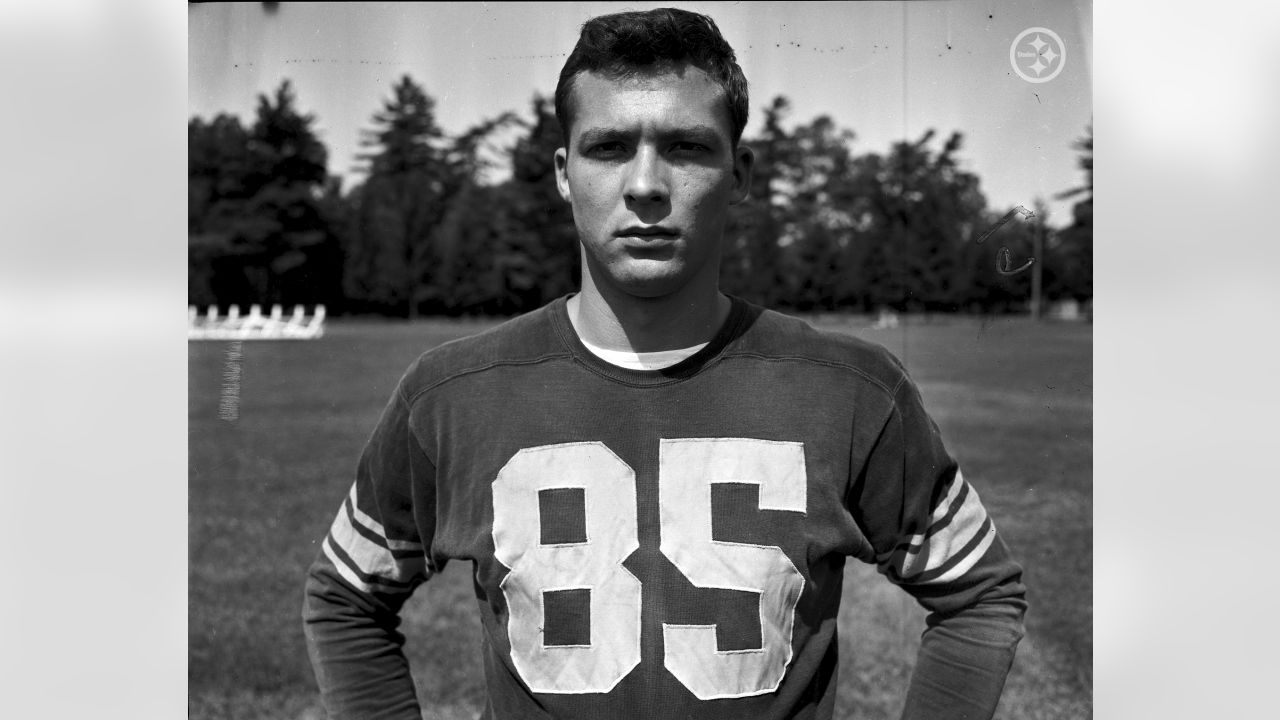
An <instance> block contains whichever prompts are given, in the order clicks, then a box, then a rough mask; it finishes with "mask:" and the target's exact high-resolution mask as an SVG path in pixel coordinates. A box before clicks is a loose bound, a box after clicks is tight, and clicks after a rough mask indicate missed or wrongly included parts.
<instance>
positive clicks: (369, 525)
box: [302, 388, 435, 720]
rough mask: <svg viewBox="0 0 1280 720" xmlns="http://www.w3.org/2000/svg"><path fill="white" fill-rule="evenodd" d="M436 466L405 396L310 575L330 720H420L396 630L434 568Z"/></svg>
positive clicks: (313, 641)
mask: <svg viewBox="0 0 1280 720" xmlns="http://www.w3.org/2000/svg"><path fill="white" fill-rule="evenodd" d="M434 472H435V470H434V466H433V465H432V464H431V462H430V460H429V459H428V458H427V456H426V454H425V453H423V452H422V449H421V447H420V446H419V445H418V443H417V441H416V439H415V438H414V437H413V434H412V432H411V430H410V429H409V407H408V404H407V403H406V402H405V400H404V398H403V396H402V394H401V392H400V390H399V388H397V390H396V392H395V393H394V395H393V397H392V399H391V402H390V403H389V404H388V405H387V408H386V410H385V411H384V412H383V414H382V418H381V420H380V421H379V423H378V426H377V428H376V429H375V430H374V432H373V435H372V436H371V437H370V439H369V442H368V444H367V445H366V446H365V449H364V452H363V453H362V455H361V458H360V463H359V465H358V467H357V471H356V479H355V482H354V483H353V484H352V486H351V491H350V493H349V494H348V496H347V498H346V500H345V501H344V502H343V504H342V507H341V508H340V509H339V511H338V513H337V516H336V517H335V518H334V521H333V524H332V525H331V527H330V529H329V533H328V534H327V535H326V536H325V538H324V542H323V544H322V546H321V551H320V553H319V555H318V557H317V558H316V560H315V562H314V563H313V564H312V566H311V569H310V571H309V572H308V574H307V582H306V590H305V600H304V603H303V610H302V614H303V624H304V629H305V631H306V637H307V647H308V651H309V652H310V656H311V663H312V667H313V669H314V670H315V674H316V682H317V684H318V685H319V687H320V693H321V697H322V699H323V701H324V705H325V708H326V710H327V711H328V714H329V717H330V718H334V719H335V720H337V719H340V718H362V719H363V718H413V720H418V719H419V718H421V712H420V711H419V709H418V701H417V697H416V695H415V692H414V685H413V679H412V676H411V675H410V672H409V663H408V661H407V660H406V658H405V656H404V652H403V650H402V647H403V645H404V637H403V635H401V634H400V633H399V632H398V631H397V629H396V628H397V627H398V626H399V623H400V617H399V611H400V607H401V606H402V605H403V603H404V601H405V600H406V599H408V597H409V595H410V594H411V593H412V592H413V590H414V588H415V587H417V586H418V585H419V584H421V583H422V582H423V581H425V580H426V579H427V577H429V576H430V575H431V573H432V571H433V568H430V567H429V565H428V560H427V554H428V552H429V547H428V546H427V544H426V543H424V541H423V538H428V539H429V538H430V537H431V531H432V529H433V528H432V523H433V518H434V511H433V510H432V506H433V500H434V479H435V478H434Z"/></svg>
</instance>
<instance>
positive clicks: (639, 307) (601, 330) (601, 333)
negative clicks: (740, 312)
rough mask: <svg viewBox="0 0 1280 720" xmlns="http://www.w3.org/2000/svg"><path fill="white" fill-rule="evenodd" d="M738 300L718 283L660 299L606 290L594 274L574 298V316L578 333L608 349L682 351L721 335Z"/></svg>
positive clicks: (570, 307) (571, 312)
mask: <svg viewBox="0 0 1280 720" xmlns="http://www.w3.org/2000/svg"><path fill="white" fill-rule="evenodd" d="M732 306H733V303H732V302H731V301H730V300H729V298H728V297H726V296H725V295H723V294H722V293H721V292H720V291H719V289H718V288H717V287H715V286H710V287H709V288H688V287H687V288H685V291H684V292H681V293H678V294H676V295H670V296H665V297H660V298H639V297H635V296H632V295H626V294H624V293H620V292H616V293H609V292H607V291H606V292H601V291H600V289H599V288H597V287H596V286H595V284H594V283H592V282H591V280H590V278H589V277H584V278H583V283H582V292H579V293H578V294H577V295H574V296H573V297H571V298H569V304H568V308H567V309H568V312H569V320H570V321H571V322H572V323H573V328H574V330H576V331H577V333H578V336H579V337H581V338H582V339H584V340H586V341H587V342H589V343H591V344H592V345H596V346H597V347H602V348H605V349H608V350H624V351H629V352H637V353H644V352H656V351H659V350H678V349H681V348H687V347H692V346H694V345H698V344H701V343H705V342H708V341H710V340H711V338H713V337H715V334H716V333H717V332H718V331H719V330H720V327H721V326H722V325H724V322H725V320H726V319H727V318H728V317H729V310H730V308H732Z"/></svg>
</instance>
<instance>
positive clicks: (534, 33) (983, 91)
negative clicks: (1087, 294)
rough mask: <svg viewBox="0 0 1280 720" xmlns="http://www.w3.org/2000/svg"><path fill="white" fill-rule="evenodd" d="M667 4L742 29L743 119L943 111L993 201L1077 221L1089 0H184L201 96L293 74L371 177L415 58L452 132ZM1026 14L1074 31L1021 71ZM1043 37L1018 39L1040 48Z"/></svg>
mask: <svg viewBox="0 0 1280 720" xmlns="http://www.w3.org/2000/svg"><path fill="white" fill-rule="evenodd" d="M662 6H676V7H681V8H684V9H688V10H693V11H696V12H701V13H705V14H707V15H710V16H711V17H712V18H713V19H714V20H715V21H716V23H717V24H718V25H719V27H720V29H721V32H723V34H724V35H725V37H726V39H727V40H728V41H729V43H730V45H732V46H733V47H734V49H735V51H736V52H737V54H738V61H739V64H740V65H741V66H742V69H743V72H744V73H745V74H746V76H747V80H748V82H749V84H750V92H751V113H752V114H751V118H750V120H749V122H748V125H747V130H746V133H745V135H746V136H747V137H750V136H751V135H752V134H753V133H754V132H755V131H756V130H757V129H758V128H759V127H760V124H761V122H762V117H763V112H762V111H761V108H763V107H764V106H766V105H767V104H768V103H769V101H770V100H771V99H772V98H774V97H775V96H777V95H785V96H786V97H787V98H788V99H790V100H791V106H792V111H791V115H790V116H789V118H788V122H787V123H785V125H786V126H788V127H790V126H794V125H795V124H796V123H803V122H808V121H810V120H812V119H813V118H815V117H817V116H819V115H823V114H826V115H830V116H831V117H832V118H833V119H834V120H835V121H836V123H837V125H839V126H840V127H843V128H848V129H851V130H853V131H854V133H855V136H856V137H855V141H854V146H853V150H854V152H855V153H859V154H861V153H865V152H878V153H884V152H887V151H888V149H889V148H890V147H891V145H892V143H893V142H896V141H900V140H902V139H903V138H910V139H917V138H919V137H920V135H921V134H922V133H924V132H925V131H926V130H928V129H930V128H933V129H935V130H937V132H938V138H937V139H936V140H935V141H934V145H933V147H935V148H940V147H941V144H942V141H943V140H944V139H945V136H946V135H948V134H949V133H951V132H952V131H960V132H962V133H963V134H964V136H965V144H964V146H963V149H962V151H961V153H960V157H961V159H962V160H963V161H964V167H965V168H966V169H968V170H971V171H973V172H976V173H977V174H978V175H979V177H980V178H981V180H982V187H983V190H984V192H985V193H986V195H987V201H988V204H989V205H990V206H991V207H992V209H996V210H1000V209H1005V208H1009V207H1012V206H1014V205H1025V206H1027V207H1028V208H1030V207H1031V206H1032V203H1033V202H1034V201H1035V200H1036V199H1037V198H1042V199H1044V200H1045V201H1047V202H1048V204H1049V207H1050V217H1049V218H1048V222H1049V224H1051V225H1055V226H1057V225H1062V224H1065V223H1066V222H1068V221H1069V219H1070V205H1071V202H1072V201H1056V200H1054V199H1053V196H1054V195H1056V194H1058V193H1060V192H1062V191H1064V190H1068V189H1070V188H1074V187H1077V186H1078V185H1080V184H1081V183H1082V182H1083V180H1084V175H1083V173H1082V172H1081V171H1080V169H1079V168H1078V166H1077V162H1078V152H1077V151H1076V150H1074V149H1073V148H1072V143H1073V142H1075V141H1076V140H1077V139H1079V138H1080V137H1081V136H1083V135H1084V133H1085V127H1086V126H1087V125H1088V124H1090V123H1091V122H1092V112H1093V104H1092V68H1091V64H1092V25H1093V21H1092V6H1091V3H1090V1H1089V0H1076V1H1075V2H1062V1H1061V0H1058V1H1056V2H1044V1H1043V0H1039V1H1035V2H1027V1H1026V0H1020V1H1019V2H1013V1H1011V0H937V1H934V2H911V3H899V2H871V3H728V2H726V3H708V2H694V3H679V2H677V3H672V2H670V1H668V2H665V3H643V2H642V3H634V2H633V3H601V2H592V3H280V4H279V5H278V7H277V9H276V10H275V11H274V12H268V11H266V10H265V9H264V8H263V5H262V3H201V4H189V5H188V6H187V8H188V10H187V20H188V22H187V27H188V41H189V42H188V103H187V104H188V114H189V116H199V117H202V118H206V119H208V118H212V117H213V116H214V115H216V114H218V113H220V112H227V113H231V114H235V115H238V116H239V117H240V118H241V119H242V120H243V121H245V122H246V123H249V122H252V119H253V114H254V108H255V107H256V105H257V98H258V95H259V94H262V93H270V92H271V91H272V90H273V89H275V88H276V87H278V85H279V84H280V82H281V81H282V80H283V79H285V78H288V79H289V80H290V81H292V83H293V87H294V89H295V92H296V96H297V102H298V105H299V108H300V109H301V110H302V111H304V112H307V113H311V114H313V115H315V117H316V124H315V126H314V127H315V128H316V130H317V131H318V134H319V136H320V138H321V140H322V141H323V142H324V143H325V145H326V146H327V147H328V149H329V172H330V173H332V174H336V175H342V176H343V177H344V178H345V180H346V182H345V183H344V186H348V187H349V186H350V185H351V184H352V183H353V182H355V181H358V180H359V178H360V174H359V171H358V164H359V163H358V161H357V159H356V154H357V153H358V152H360V146H359V142H360V139H361V130H362V129H368V128H370V127H372V122H371V119H372V116H373V114H374V113H375V112H376V111H377V110H378V109H379V108H380V107H381V105H382V103H383V102H384V101H385V100H386V99H388V98H389V97H390V93H391V87H392V85H393V83H394V82H396V81H397V80H398V79H399V78H400V77H402V76H403V75H405V74H408V75H409V76H411V77H412V78H413V79H414V80H415V81H416V82H418V83H419V84H420V85H422V86H423V87H424V88H425V89H426V91H427V93H428V94H429V95H431V96H433V97H434V98H435V99H436V102H437V104H436V112H437V120H438V122H439V123H440V125H441V126H442V127H443V128H444V129H445V130H446V131H447V132H450V133H460V132H462V131H464V130H466V129H467V128H469V127H471V126H472V125H474V124H476V123H477V122H479V121H481V120H482V119H485V118H490V117H493V116H496V115H498V114H500V113H502V112H505V111H515V112H517V113H519V114H520V115H522V116H523V117H526V118H528V117H531V116H532V113H531V111H530V107H531V101H532V98H533V96H534V94H535V93H541V94H543V95H547V96H550V95H551V94H552V93H553V92H554V90H555V84H556V79H557V77H558V76H559V72H560V68H561V66H562V65H563V64H564V61H565V58H566V57H567V56H568V53H569V52H570V51H571V50H572V49H573V45H574V43H575V42H576V40H577V36H578V31H579V28H580V27H581V25H582V23H583V22H584V21H586V20H587V19H588V18H590V17H593V16H595V15H600V14H605V13H609V12H617V11H620V10H624V9H647V8H650V7H662ZM1029 28H1045V29H1047V30H1049V31H1051V32H1052V33H1055V34H1056V35H1057V36H1058V38H1059V39H1060V41H1061V44H1062V45H1061V46H1059V45H1058V43H1057V42H1056V41H1055V40H1054V39H1053V38H1052V37H1051V36H1049V35H1047V34H1042V35H1041V37H1042V42H1047V43H1048V45H1047V46H1044V47H1042V49H1041V52H1042V53H1045V54H1044V55H1043V57H1044V58H1046V59H1048V60H1050V61H1051V62H1050V63H1049V64H1048V67H1047V68H1046V69H1045V70H1042V71H1041V73H1042V75H1049V74H1051V73H1053V71H1054V69H1057V68H1058V66H1059V65H1061V68H1060V71H1059V72H1058V74H1057V75H1056V76H1055V77H1053V78H1052V79H1050V80H1048V81H1046V82H1038V83H1033V82H1029V81H1028V80H1025V79H1023V78H1022V77H1020V76H1019V75H1018V74H1017V73H1016V72H1015V70H1014V67H1013V65H1012V63H1011V58H1010V46H1011V44H1012V43H1013V42H1014V41H1015V40H1016V39H1017V38H1018V37H1019V35H1020V34H1021V33H1022V32H1023V31H1024V30H1027V29H1029ZM1035 37H1036V33H1032V34H1030V35H1028V36H1026V37H1025V38H1023V41H1022V42H1021V43H1019V46H1020V50H1021V51H1022V52H1032V50H1033V48H1032V47H1031V46H1030V45H1028V44H1027V43H1029V42H1032V41H1034V39H1035ZM1059 47H1061V48H1062V49H1063V50H1065V52H1062V51H1060V50H1055V48H1059ZM1045 48H1047V49H1045ZM1014 59H1015V60H1017V61H1018V62H1021V63H1022V64H1024V65H1026V64H1029V63H1031V62H1033V61H1034V58H1032V59H1031V60H1027V59H1021V60H1018V59H1017V58H1016V57H1015V58H1014ZM1024 72H1025V73H1026V74H1027V75H1028V76H1029V77H1035V74H1034V71H1033V70H1024Z"/></svg>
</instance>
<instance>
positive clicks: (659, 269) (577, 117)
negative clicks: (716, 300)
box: [556, 67, 752, 298]
mask: <svg viewBox="0 0 1280 720" xmlns="http://www.w3.org/2000/svg"><path fill="white" fill-rule="evenodd" d="M572 102H573V108H574V112H573V119H572V121H571V127H570V136H569V147H568V148H561V149H559V150H558V151H556V182H557V184H558V185H559V188H560V194H561V195H562V196H563V197H564V198H565V199H566V200H568V201H569V202H570V204H571V205H572V206H573V217H574V222H575V224H576V225H577V228H578V236H579V239H580V240H581V241H582V247H583V261H584V263H585V264H586V267H584V268H583V270H584V272H590V273H591V278H592V279H593V281H594V282H595V283H596V284H597V285H600V284H602V283H609V284H611V285H613V286H614V287H615V288H617V289H619V290H622V291H623V292H626V293H627V294H630V295H633V296H636V297H647V298H656V297H663V296H666V295H670V294H673V293H675V292H678V291H679V290H682V289H684V288H685V287H687V286H689V285H690V284H691V283H694V284H696V283H709V284H710V285H711V287H715V283H716V280H717V276H718V273H719V265H720V245H721V238H722V236H723V234H724V227H725V222H726V220H727V219H728V214H729V205H730V204H732V203H735V202H739V201H741V200H743V199H744V198H745V197H746V195H747V190H748V188H749V187H750V180H751V162H752V155H751V151H750V150H749V149H747V148H746V147H742V146H740V147H739V148H738V149H736V150H735V149H734V147H733V135H732V131H731V127H730V119H729V110H728V108H727V107H726V104H725V101H724V91H723V90H722V89H721V88H720V86H719V85H717V84H716V83H715V82H714V81H713V80H712V79H711V78H710V77H709V76H708V75H707V74H706V73H705V72H703V71H702V70H699V69H698V68H694V67H683V68H675V69H673V70H670V71H666V72H657V73H653V74H644V75H639V76H637V77H633V78H624V79H616V80H615V79H608V78H605V77H601V76H599V75H596V74H593V73H584V74H582V75H579V76H578V77H577V78H576V80H575V83H574V86H573V90H572Z"/></svg>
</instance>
